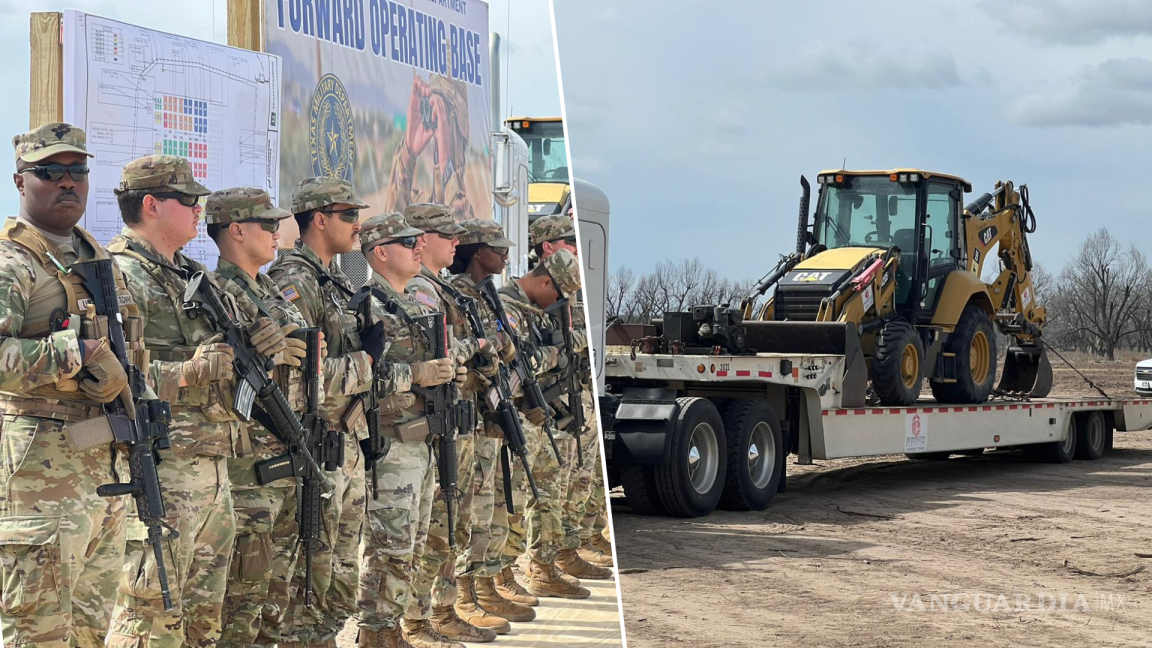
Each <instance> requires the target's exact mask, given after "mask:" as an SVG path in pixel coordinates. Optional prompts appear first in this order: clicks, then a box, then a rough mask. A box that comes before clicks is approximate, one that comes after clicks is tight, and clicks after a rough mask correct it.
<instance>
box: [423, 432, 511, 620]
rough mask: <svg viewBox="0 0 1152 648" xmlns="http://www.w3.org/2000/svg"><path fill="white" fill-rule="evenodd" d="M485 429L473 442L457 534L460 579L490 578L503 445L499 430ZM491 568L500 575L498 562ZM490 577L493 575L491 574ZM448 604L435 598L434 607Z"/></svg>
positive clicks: (502, 493) (502, 495) (499, 493)
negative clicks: (465, 507) (465, 512)
mask: <svg viewBox="0 0 1152 648" xmlns="http://www.w3.org/2000/svg"><path fill="white" fill-rule="evenodd" d="M486 425H490V426H491V428H492V432H491V434H486V433H485V431H484V429H487V428H482V429H481V430H480V431H479V432H477V433H476V434H475V436H474V439H473V441H472V443H473V455H474V456H475V458H474V459H473V463H472V479H471V484H470V486H469V487H468V490H469V491H470V493H471V506H469V510H470V515H469V519H468V520H467V524H468V526H467V528H461V529H460V531H458V532H457V534H456V542H457V545H458V546H459V547H460V555H459V557H458V558H457V559H456V569H455V573H456V574H457V575H461V576H469V575H474V574H478V575H481V576H484V575H489V574H487V573H486V572H487V571H491V570H487V569H486V566H487V564H488V563H487V560H488V559H487V552H488V545H489V543H490V542H491V539H492V518H493V516H494V513H495V504H496V498H500V499H503V498H504V491H499V492H497V490H496V482H497V472H499V470H500V452H501V450H500V448H501V446H502V445H503V441H502V439H501V438H500V437H499V436H498V435H500V434H501V433H500V432H499V429H500V428H499V427H498V426H496V425H493V424H486ZM505 517H507V516H505ZM463 522H465V521H464V520H461V523H463ZM458 526H459V525H458ZM504 535H505V536H506V535H507V533H505V534H504ZM492 567H493V568H494V569H495V570H496V571H499V569H500V563H499V561H495V564H494V565H492ZM491 575H494V572H493V574H491ZM447 601H448V599H446V598H444V597H442V596H440V595H439V594H437V598H436V604H437V605H445V604H447Z"/></svg>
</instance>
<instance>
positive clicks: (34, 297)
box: [0, 218, 148, 418]
mask: <svg viewBox="0 0 1152 648" xmlns="http://www.w3.org/2000/svg"><path fill="white" fill-rule="evenodd" d="M75 232H76V234H77V235H78V236H79V237H80V239H81V240H82V241H83V242H84V243H85V244H87V245H88V246H89V247H91V248H92V250H93V251H94V253H95V254H94V256H93V257H92V259H93V260H100V259H108V258H110V257H109V255H108V252H107V251H105V250H104V248H102V247H101V246H100V244H99V243H97V242H96V239H94V238H92V235H91V234H89V233H88V232H85V231H84V230H82V229H80V228H79V227H77V228H75ZM0 240H4V241H11V242H13V243H16V244H18V245H20V246H21V247H23V248H25V249H26V250H27V251H28V252H29V253H30V254H32V256H33V257H35V259H36V263H34V264H33V266H32V268H31V269H32V272H33V282H32V294H30V295H29V296H28V299H27V308H26V311H25V318H24V324H23V326H21V327H20V331H19V332H18V333H17V334H16V335H17V336H18V337H20V338H22V339H26V340H33V339H42V338H45V337H48V336H49V335H50V334H51V333H53V332H56V331H61V330H66V329H68V330H75V331H76V332H77V334H78V336H79V338H80V339H81V340H100V339H102V338H106V337H107V336H108V320H107V319H106V318H105V317H103V316H97V315H96V307H95V306H94V305H93V304H92V296H91V294H89V292H88V290H87V289H86V288H85V287H84V282H83V280H82V279H81V277H80V275H79V274H77V273H74V272H71V271H70V270H69V268H67V267H65V266H64V265H63V257H64V254H63V252H62V251H61V250H60V249H59V248H58V247H57V246H56V244H55V243H53V242H52V241H50V240H49V239H48V238H47V237H45V236H43V235H42V234H41V233H40V232H38V231H37V230H36V229H35V228H33V227H29V226H28V225H27V224H25V223H22V222H20V221H18V220H16V219H14V218H10V219H8V221H7V222H6V223H5V224H4V227H3V229H2V230H0ZM78 252H79V251H78ZM86 260H87V259H86ZM113 274H114V275H115V278H116V294H117V296H118V298H119V303H120V317H121V319H122V321H123V326H124V344H125V348H126V349H127V351H128V360H129V362H131V363H132V364H134V365H135V366H137V367H139V368H141V370H144V369H145V368H146V367H147V366H148V352H147V351H145V349H144V343H143V329H144V327H143V322H142V321H141V319H140V311H139V309H138V308H137V306H136V304H135V303H134V302H133V301H132V296H131V294H130V293H129V292H128V287H127V285H126V284H125V283H124V277H123V275H122V274H121V273H120V272H119V270H117V271H116V272H115V273H113ZM31 395H34V396H38V397H41V398H52V399H57V400H63V401H72V402H78V403H82V404H85V405H88V404H95V403H94V402H93V401H91V400H89V399H87V398H86V397H85V396H84V392H82V391H78V390H69V391H60V390H59V389H56V388H53V387H40V388H37V389H35V390H33V391H32V392H31ZM46 416H48V417H49V418H57V417H55V416H51V415H50V414H46Z"/></svg>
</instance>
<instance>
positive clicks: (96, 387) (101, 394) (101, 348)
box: [80, 340, 128, 403]
mask: <svg viewBox="0 0 1152 648" xmlns="http://www.w3.org/2000/svg"><path fill="white" fill-rule="evenodd" d="M81 345H83V342H81ZM82 362H83V368H84V369H86V370H87V371H88V373H89V374H91V375H92V377H91V378H86V379H84V380H81V381H80V389H82V390H83V391H84V393H85V394H87V395H88V398H91V399H92V400H94V401H96V402H97V403H110V402H112V400H113V399H115V398H116V396H117V395H119V394H120V392H121V391H123V390H124V388H125V387H127V386H128V375H127V374H125V373H124V365H122V364H120V359H119V358H117V357H116V354H115V353H112V349H111V348H110V347H109V346H108V341H107V340H100V343H99V344H98V345H96V348H95V349H92V350H91V351H89V352H88V353H86V354H85V355H84V359H83V361H82Z"/></svg>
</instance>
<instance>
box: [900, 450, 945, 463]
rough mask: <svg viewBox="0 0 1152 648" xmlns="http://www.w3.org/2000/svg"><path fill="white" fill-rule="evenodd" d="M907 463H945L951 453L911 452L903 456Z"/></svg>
mask: <svg viewBox="0 0 1152 648" xmlns="http://www.w3.org/2000/svg"><path fill="white" fill-rule="evenodd" d="M904 456H905V457H907V458H908V461H947V460H948V458H949V457H951V456H952V453H951V452H946V451H942V452H912V453H909V454H906V455H904Z"/></svg>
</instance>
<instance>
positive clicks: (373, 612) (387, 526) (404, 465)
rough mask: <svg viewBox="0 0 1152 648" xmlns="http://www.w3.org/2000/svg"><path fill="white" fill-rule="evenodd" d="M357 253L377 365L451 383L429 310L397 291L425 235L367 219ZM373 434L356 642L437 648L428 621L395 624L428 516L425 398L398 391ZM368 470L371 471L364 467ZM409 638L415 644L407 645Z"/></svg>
mask: <svg viewBox="0 0 1152 648" xmlns="http://www.w3.org/2000/svg"><path fill="white" fill-rule="evenodd" d="M360 240H361V242H362V245H361V251H362V252H363V253H364V257H365V259H366V260H367V261H368V266H369V267H370V268H371V269H372V271H373V274H372V278H371V279H370V282H369V286H370V287H371V290H372V300H373V301H372V311H373V314H374V316H375V318H376V320H377V322H376V324H374V325H373V326H381V327H382V328H383V329H384V330H385V331H386V332H387V335H388V340H389V344H388V348H387V350H386V352H385V355H384V356H383V359H382V361H383V362H387V363H389V364H391V365H395V366H396V367H400V368H407V370H408V371H410V375H411V384H413V385H418V386H420V387H425V388H427V387H435V386H437V385H444V384H446V383H448V382H449V381H451V380H454V379H457V376H458V373H457V362H456V360H455V359H454V358H451V357H449V358H441V359H434V358H433V357H432V350H431V347H430V345H429V342H428V340H426V339H425V337H424V334H423V331H422V330H421V329H420V328H418V324H417V323H416V322H415V320H414V318H416V317H422V316H425V315H428V314H429V313H430V312H431V310H430V309H429V308H428V307H427V306H425V305H424V304H421V303H420V302H418V301H416V300H415V299H413V298H411V297H410V296H409V295H408V294H406V293H405V292H404V288H405V286H406V285H407V283H408V282H409V281H411V279H412V278H413V277H415V276H416V275H417V274H418V273H419V272H420V267H421V266H420V260H421V250H422V249H423V247H424V232H422V231H420V230H418V229H415V228H412V227H410V226H409V225H408V223H406V222H405V221H404V218H403V216H401V215H400V214H392V215H388V216H385V215H380V216H374V217H372V218H370V219H368V220H367V221H366V222H365V223H364V229H363V230H362V231H361V233H360ZM379 432H380V435H381V437H382V439H383V440H384V441H385V442H386V444H387V448H386V450H385V451H384V452H383V453H382V454H381V456H380V457H374V458H373V461H374V462H375V467H376V470H377V475H378V478H379V483H378V491H377V496H375V497H372V498H369V499H368V519H367V524H366V526H365V529H364V534H363V537H362V541H361V545H360V591H359V601H358V604H359V607H360V611H359V617H358V625H359V626H360V633H359V638H358V642H359V645H360V646H361V647H362V648H397V647H407V646H411V645H419V646H429V645H431V646H437V645H440V643H441V642H442V641H446V640H444V639H443V638H442V636H441V635H440V634H439V633H438V632H436V631H435V630H434V629H433V628H432V627H431V625H430V624H429V623H428V622H427V621H416V622H413V623H405V624H403V625H404V632H403V635H407V639H406V638H405V637H404V636H402V633H401V619H402V617H403V615H404V610H405V609H406V608H407V607H408V605H409V603H410V601H411V584H412V580H413V574H414V572H415V567H416V560H417V558H418V556H419V555H420V554H421V553H422V552H423V550H424V546H425V544H426V542H427V537H428V524H429V520H430V518H431V513H432V498H433V495H434V493H435V486H434V483H433V478H434V469H435V462H436V458H435V455H434V453H433V451H432V443H433V441H434V439H433V438H431V436H430V428H429V425H428V419H427V417H426V416H425V415H424V399H423V398H421V397H419V396H416V395H415V394H401V395H397V396H396V397H394V398H387V399H384V400H383V401H382V402H380V419H379ZM369 468H371V466H369ZM409 640H415V641H414V642H413V643H409Z"/></svg>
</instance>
